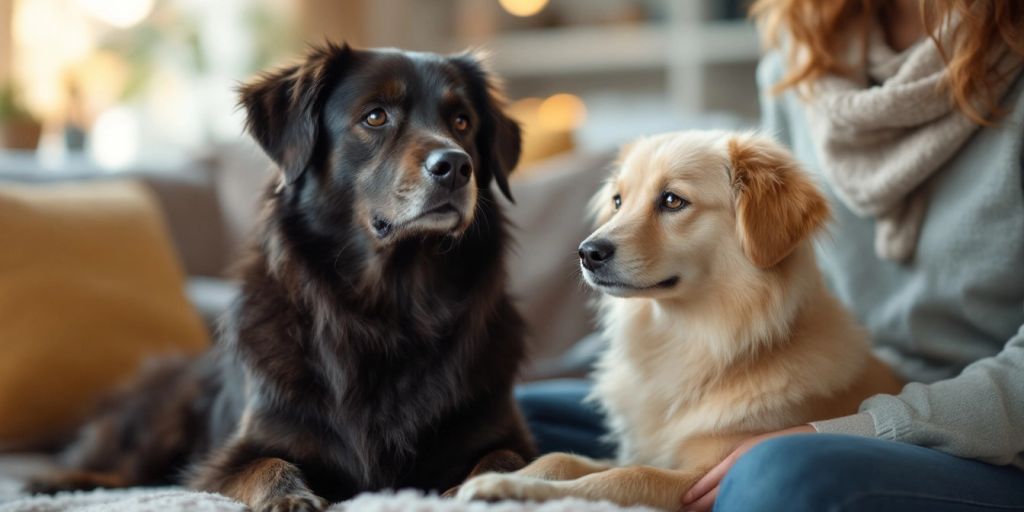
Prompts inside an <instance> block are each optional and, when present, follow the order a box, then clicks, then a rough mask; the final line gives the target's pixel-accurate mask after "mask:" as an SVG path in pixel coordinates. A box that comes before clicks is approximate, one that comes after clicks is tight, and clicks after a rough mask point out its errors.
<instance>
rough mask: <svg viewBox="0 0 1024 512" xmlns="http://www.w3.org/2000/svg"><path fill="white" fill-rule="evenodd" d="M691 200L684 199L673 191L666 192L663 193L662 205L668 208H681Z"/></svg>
mask: <svg viewBox="0 0 1024 512" xmlns="http://www.w3.org/2000/svg"><path fill="white" fill-rule="evenodd" d="M689 204H690V202H689V201H687V200H686V199H683V198H681V197H679V196H677V195H675V194H673V193H672V192H665V193H664V194H662V195H661V207H662V208H665V209H666V210H681V209H683V208H686V206H687V205H689Z"/></svg>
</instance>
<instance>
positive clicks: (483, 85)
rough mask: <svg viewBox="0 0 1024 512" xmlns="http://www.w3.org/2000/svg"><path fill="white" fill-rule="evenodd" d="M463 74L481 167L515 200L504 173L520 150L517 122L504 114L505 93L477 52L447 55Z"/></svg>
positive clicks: (509, 170)
mask: <svg viewBox="0 0 1024 512" xmlns="http://www.w3.org/2000/svg"><path fill="white" fill-rule="evenodd" d="M451 62H452V64H454V65H455V66H456V67H457V68H458V69H459V70H460V71H461V72H462V74H463V76H464V77H465V79H466V82H467V83H468V85H469V89H470V91H469V93H470V95H471V96H472V100H473V103H474V105H476V109H477V113H478V114H479V115H480V118H481V126H480V129H479V130H478V132H477V141H476V143H477V150H478V151H480V153H481V160H482V161H483V162H484V163H485V164H486V165H487V167H488V168H487V169H485V170H483V172H484V173H485V174H486V176H485V180H487V181H485V183H489V180H488V179H487V178H489V176H492V175H493V176H494V180H495V181H496V182H498V188H500V189H501V193H502V194H505V197H507V198H508V200H509V201H512V202H513V203H514V202H515V199H513V198H512V192H511V191H510V190H509V187H508V175H509V174H511V173H512V170H513V169H515V167H516V164H518V163H519V153H520V152H521V150H522V135H521V134H520V130H519V124H518V123H516V122H515V121H513V120H512V119H511V118H509V117H508V116H507V115H505V104H506V100H505V95H504V92H503V91H502V88H501V85H500V84H499V83H498V80H497V78H496V77H495V76H494V74H492V73H491V72H490V71H488V70H487V69H486V67H485V66H484V64H483V60H482V59H481V57H480V55H479V54H474V53H471V52H465V53H461V54H458V55H455V56H453V57H452V58H451Z"/></svg>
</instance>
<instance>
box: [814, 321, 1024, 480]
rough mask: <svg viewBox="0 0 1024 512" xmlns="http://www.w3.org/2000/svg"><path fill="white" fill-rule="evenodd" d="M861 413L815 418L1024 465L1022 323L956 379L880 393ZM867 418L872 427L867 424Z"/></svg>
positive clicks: (825, 426) (838, 427)
mask: <svg viewBox="0 0 1024 512" xmlns="http://www.w3.org/2000/svg"><path fill="white" fill-rule="evenodd" d="M860 411H861V412H860V414H857V415H853V416H847V417H845V418H837V419H834V420H827V421H821V422H816V423H814V424H813V426H814V428H815V429H816V430H818V431H819V432H834V433H847V434H858V435H874V436H875V437H879V438H882V439H889V440H892V441H900V442H904V443H910V444H916V445H919V446H925V447H928V448H934V449H936V450H939V451H943V452H946V453H949V454H952V455H956V456H958V457H964V458H969V459H977V460H980V461H983V462H988V463H992V464H1013V465H1015V466H1018V467H1024V326H1022V327H1021V328H1020V330H1018V331H1017V334H1016V335H1015V336H1014V337H1012V338H1011V339H1010V340H1009V341H1008V342H1007V343H1006V346H1005V347H1004V348H1003V350H1002V352H1000V353H999V354H997V355H995V356H993V357H989V358H985V359H981V360H979V361H977V362H975V363H973V364H971V365H970V366H968V367H967V368H965V369H964V371H963V372H962V373H961V374H960V375H958V376H957V377H954V378H952V379H948V380H943V381H939V382H935V383H933V384H920V383H910V384H907V386H906V387H904V388H903V391H902V392H900V394H899V395H895V396H893V395H877V396H874V397H871V398H869V399H868V400H867V401H865V402H864V403H863V404H861V407H860ZM866 419H870V420H871V424H873V428H872V429H865V428H864V427H865V425H866V423H865V421H866Z"/></svg>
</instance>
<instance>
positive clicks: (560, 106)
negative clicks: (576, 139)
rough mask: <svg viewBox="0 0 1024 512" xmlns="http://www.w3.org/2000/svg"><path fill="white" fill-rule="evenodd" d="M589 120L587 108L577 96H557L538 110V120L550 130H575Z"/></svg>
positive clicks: (550, 98)
mask: <svg viewBox="0 0 1024 512" xmlns="http://www.w3.org/2000/svg"><path fill="white" fill-rule="evenodd" d="M586 119H587V107H586V105H584V104H583V100H581V99H580V98H579V97H577V96H573V95H572V94H564V93H563V94H555V95H553V96H550V97H548V99H546V100H544V102H543V103H541V104H540V106H539V107H538V108H537V120H538V122H539V123H540V125H541V126H543V127H544V128H546V129H549V130H574V129H576V128H579V127H580V126H582V125H583V122H584V121H586Z"/></svg>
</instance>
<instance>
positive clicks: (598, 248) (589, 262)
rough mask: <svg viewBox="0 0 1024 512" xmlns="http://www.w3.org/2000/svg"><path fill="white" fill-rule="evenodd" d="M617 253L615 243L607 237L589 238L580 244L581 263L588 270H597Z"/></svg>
mask: <svg viewBox="0 0 1024 512" xmlns="http://www.w3.org/2000/svg"><path fill="white" fill-rule="evenodd" d="M614 255H615V245H614V244H612V243H611V242H609V241H608V240H605V239H603V238H602V239H598V240H587V241H585V242H583V243H582V244H580V263H582V264H583V266H584V267H585V268H586V269H587V270H597V269H598V268H599V267H600V266H601V265H604V264H605V263H606V262H607V261H608V260H610V259H612V256H614Z"/></svg>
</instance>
